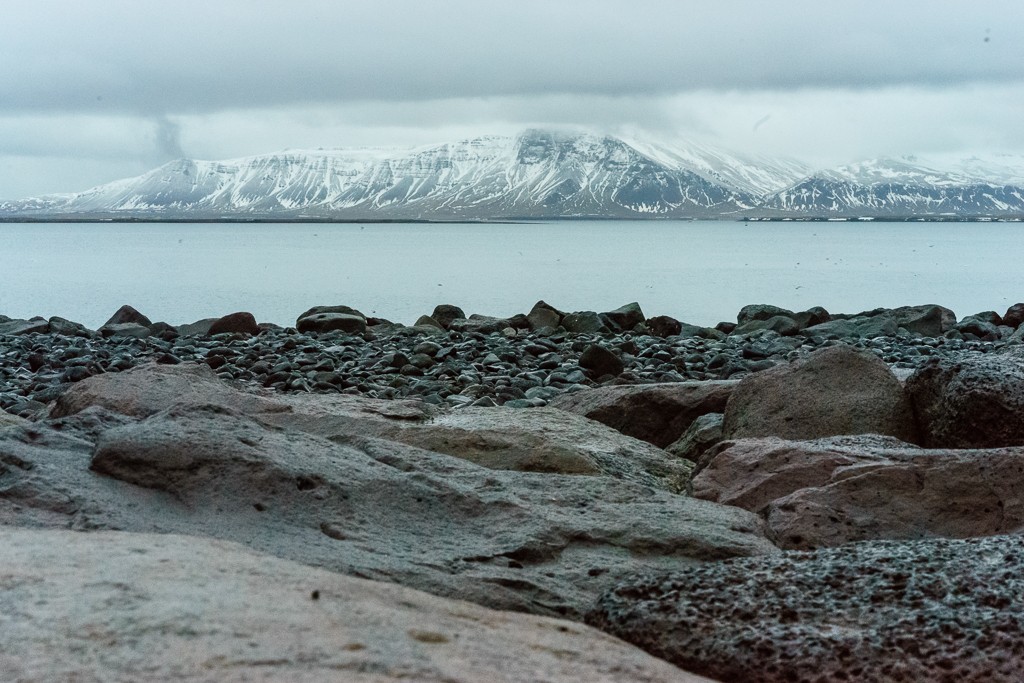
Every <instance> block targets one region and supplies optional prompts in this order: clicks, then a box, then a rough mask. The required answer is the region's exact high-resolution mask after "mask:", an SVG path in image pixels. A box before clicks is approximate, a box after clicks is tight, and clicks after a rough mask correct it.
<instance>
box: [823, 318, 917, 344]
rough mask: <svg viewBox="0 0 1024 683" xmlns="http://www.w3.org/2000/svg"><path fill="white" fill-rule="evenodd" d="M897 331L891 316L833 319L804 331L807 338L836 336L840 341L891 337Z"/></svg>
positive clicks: (895, 323)
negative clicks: (856, 338)
mask: <svg viewBox="0 0 1024 683" xmlns="http://www.w3.org/2000/svg"><path fill="white" fill-rule="evenodd" d="M898 331H899V324H898V323H897V322H896V318H895V317H893V316H892V315H876V316H871V317H856V318H848V319H845V320H844V319H835V317H834V316H833V320H830V321H829V322H827V323H821V324H818V325H811V326H810V327H807V328H805V329H804V331H803V333H804V334H805V335H807V336H809V337H810V336H824V337H827V336H831V335H834V336H837V337H840V338H842V339H852V338H855V337H863V338H865V339H875V338H876V337H893V336H895V335H896V333H897V332H898Z"/></svg>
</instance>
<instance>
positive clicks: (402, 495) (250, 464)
mask: <svg viewBox="0 0 1024 683" xmlns="http://www.w3.org/2000/svg"><path fill="white" fill-rule="evenodd" d="M186 368H188V366H184V365H181V366H161V369H165V370H168V371H170V373H169V374H171V375H173V371H175V370H178V371H181V370H185V369H186ZM156 369H157V368H156V367H155V366H150V367H149V368H147V369H146V371H145V372H143V371H136V372H124V373H120V374H119V375H116V376H115V377H120V378H122V382H121V383H119V384H107V383H104V384H100V383H98V382H96V381H94V380H99V379H100V378H92V379H90V380H86V381H85V382H83V383H82V384H83V385H85V387H86V388H87V389H88V392H86V391H85V390H81V391H78V392H75V400H74V401H70V400H69V401H65V402H64V403H63V404H61V406H62V407H63V409H62V410H61V411H58V412H60V413H61V414H63V415H65V416H64V417H61V418H55V419H54V420H52V421H45V422H40V423H34V424H32V425H30V426H27V427H17V426H15V427H11V428H9V429H7V430H3V431H0V452H2V453H4V456H5V458H7V459H8V460H9V461H10V462H17V463H18V465H17V466H16V467H12V468H10V470H9V471H8V472H6V473H5V475H4V476H5V481H4V485H5V489H4V494H3V495H0V520H4V521H5V522H6V523H9V524H32V525H36V526H55V527H61V528H81V529H104V528H116V529H123V530H126V531H154V530H159V531H161V532H165V533H184V534H190V535H196V536H210V537H215V538H221V539H225V540H233V541H238V542H242V543H244V544H246V545H248V546H249V547H252V548H255V549H257V550H260V551H263V552H269V553H271V554H274V555H277V556H279V557H284V558H287V559H293V560H296V561H299V562H302V563H304V564H309V565H313V566H319V567H325V568H328V569H331V570H334V571H340V572H344V573H349V574H356V575H359V576H363V577H367V578H377V579H381V580H388V581H392V582H398V583H401V584H403V585H407V586H411V587H414V588H419V589H423V590H427V591H430V592H432V593H435V594H439V595H445V596H457V597H461V598H464V599H469V600H472V601H474V602H478V603H480V604H484V605H487V606H491V607H496V608H501V609H515V610H518V611H527V612H534V613H538V614H546V615H562V616H578V615H579V614H581V612H582V611H583V610H584V609H586V607H587V606H588V605H589V604H592V601H593V600H594V598H595V597H596V595H597V594H598V593H599V592H600V591H602V590H604V589H605V588H606V587H608V585H610V583H611V582H613V581H615V580H617V579H619V578H623V577H625V576H627V575H630V574H632V573H633V572H636V571H665V570H668V569H670V568H673V567H677V566H680V565H687V564H690V563H694V562H702V561H708V560H718V559H724V558H727V557H732V556H736V555H746V554H752V553H765V552H773V551H774V545H773V544H771V543H770V542H769V541H768V540H767V539H766V538H765V536H764V532H763V522H762V521H761V520H760V519H759V518H758V517H757V516H756V515H753V514H752V513H750V512H747V511H745V510H740V509H738V508H730V507H726V506H722V505H718V504H715V503H710V502H707V501H700V500H696V499H693V498H689V497H686V496H681V495H677V494H674V493H671V492H670V491H667V490H665V489H666V488H671V485H670V476H671V475H670V474H669V473H670V472H672V471H676V472H684V471H685V468H684V467H682V465H681V464H679V465H676V466H675V468H674V464H673V463H672V461H671V458H668V457H667V456H666V455H665V454H663V453H659V452H657V449H646V447H644V446H643V444H637V443H636V442H633V441H630V440H626V439H624V437H620V436H619V435H617V434H615V433H614V432H611V431H609V430H604V432H603V433H601V431H602V430H594V429H592V428H591V429H590V430H589V431H588V430H587V429H585V427H586V425H585V424H584V423H585V422H586V421H585V420H582V419H579V420H577V421H576V422H577V423H578V424H575V425H574V424H573V423H572V422H570V421H566V420H563V419H560V417H562V418H564V417H566V416H565V415H561V414H559V413H557V412H556V411H553V410H552V411H545V412H547V413H549V414H550V417H540V418H537V420H538V421H537V422H536V423H534V426H533V427H532V428H526V427H522V428H520V431H519V432H518V433H516V432H511V431H510V429H509V427H510V425H512V424H513V423H514V422H516V421H522V420H524V419H526V418H528V417H529V415H530V414H531V413H532V411H517V410H513V409H507V410H506V409H502V408H492V409H490V410H480V411H476V414H474V413H472V412H470V413H467V414H466V415H465V416H463V415H461V413H460V414H454V413H453V414H449V413H448V412H447V411H444V410H440V409H437V408H432V407H429V406H427V405H426V404H422V403H417V402H411V401H407V402H387V401H377V402H370V403H365V404H360V405H356V406H355V407H354V408H353V410H352V412H358V413H364V414H365V413H370V415H368V416H364V418H363V419H361V420H360V419H357V418H358V415H356V416H355V417H353V419H351V420H348V421H346V420H345V419H344V418H345V416H344V415H343V414H340V415H337V414H336V413H339V412H341V411H340V410H337V409H336V408H335V407H332V404H331V403H330V402H327V403H325V404H323V405H322V406H321V408H320V409H319V412H318V411H317V410H314V409H312V408H310V407H309V406H310V405H311V404H313V403H317V402H318V399H328V398H331V399H332V400H336V401H339V402H340V401H344V400H346V399H349V398H354V397H346V396H337V397H325V396H324V397H321V396H313V395H310V396H306V397H302V399H303V400H302V401H299V400H295V401H292V400H291V397H289V399H288V402H287V403H286V404H284V405H283V407H282V403H281V402H277V401H271V400H269V399H267V398H266V397H262V396H259V395H256V394H252V393H247V392H241V391H237V390H234V389H232V388H231V387H229V386H227V385H226V384H223V383H221V384H222V388H221V389H217V388H215V387H213V386H210V385H209V384H207V383H206V379H208V375H207V376H205V377H204V376H202V374H200V376H198V377H196V376H195V373H188V374H187V376H186V377H185V378H184V379H183V380H182V381H180V382H177V383H176V382H175V381H173V380H170V379H168V378H167V377H166V376H165V377H164V380H163V381H162V382H158V380H156V378H155V377H154V376H153V372H154V371H155V370H156ZM106 377H107V376H103V378H106ZM128 382H131V383H133V384H135V385H136V386H131V384H129V383H128ZM214 382H219V380H214ZM158 383H160V384H163V386H162V387H160V386H157V387H155V388H154V385H155V384H158ZM225 392H228V393H225ZM230 392H234V394H236V395H235V396H232V395H230ZM68 393H71V392H70V391H69V392H68ZM175 394H180V396H178V395H175ZM297 398H298V397H296V399H297ZM161 402H162V403H163V406H164V407H163V408H162V409H161V410H160V411H159V412H156V413H151V412H150V411H151V410H152V409H153V408H155V407H157V406H158V405H159V404H160V403H161ZM72 408H75V409H77V410H71V409H72ZM119 409H120V411H121V412H118V413H113V412H110V411H111V410H119ZM464 410H467V411H468V410H470V409H464ZM303 411H306V412H305V413H304V412H303ZM375 411H376V412H377V413H378V414H377V415H376V416H374V415H373V413H374V412H375ZM455 412H456V413H458V412H459V411H455ZM127 413H131V414H132V415H137V416H144V417H141V419H140V417H134V416H128V415H127ZM491 414H495V415H497V414H503V415H507V416H508V417H507V419H506V420H505V421H504V422H500V423H493V424H492V425H491V427H490V428H488V427H487V425H486V424H485V423H481V424H477V425H475V426H474V423H475V422H477V420H483V419H484V418H485V416H487V415H491ZM543 414H544V413H539V415H543ZM332 415H334V417H332ZM448 418H450V420H449V419H448ZM460 420H463V421H464V422H460ZM435 422H436V423H438V426H437V428H436V429H435V430H434V431H432V427H431V425H432V424H433V423H435ZM380 423H391V424H385V425H384V426H381V424H380ZM396 423H397V424H398V425H400V426H395V425H396ZM591 427H593V425H591ZM26 429H31V434H29V433H28V432H26V431H25V430H26ZM406 429H408V430H409V431H405V430H406ZM474 430H475V432H474ZM593 433H597V437H593V436H589V434H593ZM555 435H558V436H557V437H556V436H555ZM584 438H590V441H589V442H588V443H587V444H583V445H580V446H576V447H575V450H573V449H572V448H571V446H573V444H572V443H571V442H572V441H573V440H580V441H582V440H583V439H584ZM404 439H407V440H408V441H409V442H418V443H421V444H422V445H423V447H417V446H413V445H409V443H405V442H404V441H403V440H404ZM530 439H532V441H531V440H530ZM558 439H561V441H559V440H558ZM460 441H461V445H459V444H460ZM489 444H493V445H494V446H495V448H494V450H495V451H497V450H499V449H501V448H504V449H505V452H506V454H507V458H506V459H505V461H504V463H503V462H502V457H501V456H500V454H499V455H495V454H494V453H492V452H489ZM523 444H525V446H524V445H523ZM630 444H633V445H632V446H630ZM427 448H431V449H435V448H436V449H437V450H427ZM446 448H451V449H453V450H458V451H460V452H461V453H460V454H461V455H463V456H468V457H465V458H463V457H452V456H450V455H447V454H444V453H442V452H438V451H439V450H442V449H446ZM517 449H518V450H517ZM532 449H537V450H540V451H541V452H544V450H545V449H546V452H547V453H549V454H551V459H550V462H554V463H561V464H560V465H559V466H562V467H566V468H569V467H577V468H580V469H584V468H586V470H587V471H585V472H584V471H580V472H577V473H575V474H561V473H557V472H551V470H550V469H548V470H547V471H543V472H538V471H529V472H524V471H517V470H516V469H515V468H516V467H517V466H520V465H521V464H522V463H526V466H520V469H540V468H539V467H538V468H534V467H532V466H531V465H530V462H531V461H530V460H529V459H530V458H531V457H533V461H532V462H534V463H536V462H539V460H538V458H537V457H536V456H535V455H533V454H531V453H529V452H528V451H530V450H532ZM516 458H520V461H519V462H520V465H516V462H515V459H516ZM471 459H480V460H481V461H485V460H488V459H489V461H488V463H487V464H490V465H496V467H484V466H481V465H478V464H475V463H474V462H470V460H471ZM505 466H507V467H508V468H507V469H503V468H502V467H505ZM87 467H89V468H90V469H86V468H87ZM658 468H661V469H660V470H659V469H658ZM673 468H674V469H673ZM552 469H554V468H552ZM676 485H678V481H677V484H676Z"/></svg>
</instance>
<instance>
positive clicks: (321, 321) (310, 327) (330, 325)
mask: <svg viewBox="0 0 1024 683" xmlns="http://www.w3.org/2000/svg"><path fill="white" fill-rule="evenodd" d="M295 327H296V329H298V331H299V332H315V333H324V332H345V333H346V334H362V333H363V332H365V331H366V319H365V318H363V317H361V316H358V315H351V314H349V313H313V314H310V315H306V316H303V317H301V318H299V319H298V320H297V321H296V323H295Z"/></svg>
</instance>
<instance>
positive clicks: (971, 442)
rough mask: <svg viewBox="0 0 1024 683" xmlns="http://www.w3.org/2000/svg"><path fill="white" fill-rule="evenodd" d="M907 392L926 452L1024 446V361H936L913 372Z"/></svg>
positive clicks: (970, 357)
mask: <svg viewBox="0 0 1024 683" xmlns="http://www.w3.org/2000/svg"><path fill="white" fill-rule="evenodd" d="M906 387H907V393H908V394H909V396H910V398H911V400H912V401H913V405H914V412H915V414H916V416H917V421H918V424H919V425H920V428H921V439H922V441H921V443H922V445H924V446H927V447H930V448H995V447H999V446H1020V445H1024V357H1021V356H1017V355H1012V354H984V355H978V354H963V355H961V356H959V357H946V358H937V359H934V360H933V361H932V362H930V363H929V364H928V365H925V366H924V367H922V368H920V369H919V370H918V371H917V372H915V373H914V375H912V376H911V377H910V379H908V380H907V384H906Z"/></svg>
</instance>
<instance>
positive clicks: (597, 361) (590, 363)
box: [580, 344, 625, 377]
mask: <svg viewBox="0 0 1024 683" xmlns="http://www.w3.org/2000/svg"><path fill="white" fill-rule="evenodd" d="M580 367H581V368H583V369H584V370H589V371H590V372H591V373H592V374H593V375H594V376H595V377H603V376H604V375H612V376H615V377H617V376H619V375H621V374H622V371H623V370H624V369H625V365H623V363H622V359H621V358H619V357H618V355H616V354H615V352H614V351H612V350H610V349H606V348H605V347H603V346H600V345H598V344H591V345H590V346H588V347H587V348H586V349H584V350H583V355H581V356H580Z"/></svg>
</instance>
